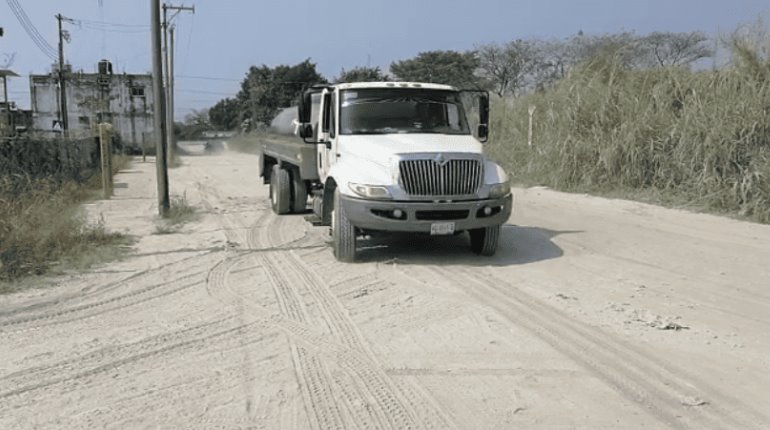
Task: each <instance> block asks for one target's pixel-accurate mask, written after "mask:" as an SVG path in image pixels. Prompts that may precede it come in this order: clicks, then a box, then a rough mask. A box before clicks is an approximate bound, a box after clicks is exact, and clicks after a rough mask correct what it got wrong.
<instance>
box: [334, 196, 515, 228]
mask: <svg viewBox="0 0 770 430" xmlns="http://www.w3.org/2000/svg"><path fill="white" fill-rule="evenodd" d="M340 204H341V206H342V208H343V210H344V211H345V214H346V215H347V217H348V219H349V220H350V222H351V224H353V225H354V226H356V227H358V228H360V229H363V230H375V231H403V232H421V233H430V231H431V224H433V223H437V222H454V223H455V231H456V232H460V231H465V230H471V229H476V228H482V227H491V226H494V225H501V224H504V223H505V222H507V221H508V218H509V217H510V216H511V210H512V205H513V197H512V195H511V194H508V195H507V196H505V197H501V198H499V199H484V200H471V201H458V202H449V201H447V202H433V201H425V202H415V201H408V202H407V201H391V200H364V199H359V198H355V197H350V196H345V195H342V196H340ZM486 207H488V208H490V209H491V210H492V213H491V214H490V215H485V214H484V208H486ZM396 209H398V210H400V211H401V212H402V213H403V216H402V218H400V219H395V218H394V217H393V216H392V214H393V211H394V210H396Z"/></svg>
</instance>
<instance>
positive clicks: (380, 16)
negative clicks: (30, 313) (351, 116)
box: [0, 0, 770, 119]
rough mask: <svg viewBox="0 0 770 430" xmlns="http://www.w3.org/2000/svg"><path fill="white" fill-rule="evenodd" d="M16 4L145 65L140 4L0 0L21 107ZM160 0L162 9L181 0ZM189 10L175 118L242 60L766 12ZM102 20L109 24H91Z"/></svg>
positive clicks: (729, 4) (691, 26)
mask: <svg viewBox="0 0 770 430" xmlns="http://www.w3.org/2000/svg"><path fill="white" fill-rule="evenodd" d="M9 1H16V2H18V3H19V4H20V5H21V6H22V8H23V9H24V11H25V12H26V14H27V16H28V17H29V20H30V22H31V23H32V24H33V25H34V26H35V28H37V30H38V32H39V33H40V35H41V36H42V37H43V39H45V41H46V42H47V43H48V44H50V46H51V47H53V48H54V49H56V48H57V43H58V39H57V37H58V36H57V28H56V19H55V15H56V14H58V13H61V14H62V15H64V16H65V17H68V18H72V19H74V20H76V22H75V23H65V24H64V27H65V29H66V30H68V31H69V33H70V36H71V40H70V42H69V43H66V44H65V58H66V60H67V62H69V63H71V64H72V66H73V69H74V70H83V71H86V72H92V71H95V69H96V64H97V62H98V61H99V60H100V59H102V58H107V59H109V60H111V61H112V63H113V68H114V71H115V72H116V73H123V72H126V73H148V72H150V70H151V67H152V63H151V58H150V29H149V23H150V3H151V2H150V0H4V1H0V27H4V28H5V36H4V37H0V64H2V63H3V60H4V59H7V56H8V55H15V57H14V61H13V64H12V65H11V67H10V68H11V69H12V70H14V71H16V72H17V73H18V74H19V75H21V77H19V78H13V79H11V81H10V82H9V85H8V89H9V98H10V99H11V100H13V101H16V102H17V104H18V105H19V106H20V107H22V108H25V109H26V108H29V78H28V76H29V74H31V73H34V74H39V73H46V72H48V71H49V70H50V67H51V63H52V60H51V59H50V58H49V57H48V56H46V55H45V54H44V53H43V52H42V50H40V49H38V47H37V46H36V45H35V44H34V43H33V41H32V39H31V38H30V37H29V36H28V35H27V33H26V32H25V31H24V29H23V27H22V26H21V25H20V23H19V21H18V20H17V18H16V16H15V15H14V14H13V12H12V10H11V8H10V7H9V4H8V2H9ZM179 1H180V2H179V3H176V2H174V3H172V4H174V5H181V4H183V3H181V0H179ZM184 4H185V5H187V6H190V5H194V6H195V13H194V14H191V13H189V12H183V13H180V14H179V15H178V16H177V17H175V18H174V24H175V25H176V34H177V37H176V67H175V75H176V78H175V83H176V106H175V107H176V109H175V110H176V116H177V119H183V118H184V116H185V115H187V114H189V113H190V112H191V111H192V110H193V109H202V108H206V107H210V106H212V105H213V104H215V103H216V102H217V101H218V100H220V99H222V98H225V97H232V96H234V95H235V94H236V93H237V91H238V89H239V88H240V81H241V80H242V79H243V77H244V75H245V73H246V71H247V70H248V68H249V67H250V66H251V65H262V64H266V65H268V66H271V67H272V66H276V65H279V64H289V65H293V64H296V63H299V62H301V61H303V60H305V59H306V58H310V59H311V60H312V61H313V62H314V63H316V64H317V68H318V70H319V71H320V72H321V73H322V74H323V75H324V76H326V77H327V78H330V79H331V78H333V77H334V76H336V75H338V74H339V73H340V71H341V70H342V69H343V68H344V69H351V68H353V67H356V66H366V65H369V66H372V67H374V66H379V67H380V68H381V69H382V70H384V71H387V70H388V67H389V65H390V64H391V63H392V62H394V61H398V60H403V59H408V58H412V57H414V56H415V55H417V54H418V53H419V52H423V51H430V50H450V49H451V50H459V51H464V50H469V49H473V48H474V46H476V45H478V44H482V43H490V42H506V41H509V40H514V39H526V38H544V39H549V38H559V39H560V38H566V37H568V36H571V35H574V34H575V33H577V32H578V31H580V30H582V31H583V32H584V33H586V34H605V33H616V32H622V31H632V32H634V33H636V34H639V35H644V34H647V33H650V32H653V31H696V30H700V31H703V32H705V33H706V34H708V35H716V34H725V33H729V32H732V31H733V30H735V29H736V28H738V26H740V25H742V24H750V23H754V22H756V21H757V19H758V18H759V17H760V16H763V17H764V18H765V22H770V21H768V18H770V1H768V0H732V1H727V0H646V1H645V0H634V1H623V0H473V1H469V0H431V1H428V0H388V1H387V2H382V1H373V0H185V3H184ZM95 21H97V22H106V23H109V24H98V23H95Z"/></svg>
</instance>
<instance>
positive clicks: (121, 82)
mask: <svg viewBox="0 0 770 430" xmlns="http://www.w3.org/2000/svg"><path fill="white" fill-rule="evenodd" d="M100 76H101V75H98V74H95V73H67V79H66V89H67V111H68V112H67V119H68V121H69V123H68V125H69V130H70V133H71V134H73V135H81V134H88V133H90V132H91V130H92V125H94V124H97V123H98V122H100V121H101V120H102V117H104V120H105V121H106V122H110V123H112V125H113V129H114V130H115V131H116V132H117V133H118V134H119V135H120V137H121V140H122V142H123V144H124V145H128V146H135V147H138V146H140V145H141V144H142V136H143V135H145V136H147V138H148V139H149V135H150V134H152V131H153V116H152V115H153V112H152V109H153V97H152V95H153V93H152V76H151V75H133V74H120V75H108V76H107V77H108V80H104V81H100V80H99V78H100ZM29 79H30V96H31V106H32V117H33V125H34V128H35V129H36V130H38V131H42V132H49V133H58V132H59V130H60V128H59V127H58V126H56V125H55V123H58V120H59V113H60V107H61V104H60V101H59V82H58V77H57V76H56V74H55V73H52V74H48V75H30V77H29ZM102 84H104V85H102Z"/></svg>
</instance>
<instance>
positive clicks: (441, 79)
mask: <svg viewBox="0 0 770 430" xmlns="http://www.w3.org/2000/svg"><path fill="white" fill-rule="evenodd" d="M478 66H479V61H478V58H476V55H475V53H473V52H457V51H428V52H421V53H419V54H417V56H416V57H415V58H411V59H409V60H401V61H397V62H393V63H392V64H391V65H390V71H391V73H393V74H394V75H396V77H398V78H399V79H401V80H403V81H416V82H434V83H440V84H447V85H453V86H456V87H469V86H471V87H476V86H478V83H479V82H478V79H477V78H476V76H474V72H475V71H476V69H477V68H478Z"/></svg>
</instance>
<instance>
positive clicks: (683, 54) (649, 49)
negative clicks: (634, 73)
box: [639, 31, 714, 67]
mask: <svg viewBox="0 0 770 430" xmlns="http://www.w3.org/2000/svg"><path fill="white" fill-rule="evenodd" d="M707 42H708V38H707V37H706V35H705V34H703V33H701V32H699V31H693V32H689V33H671V32H655V33H651V34H650V35H648V36H645V37H643V38H641V39H640V40H639V43H640V48H641V50H642V52H644V54H645V58H644V60H645V65H647V66H658V67H670V66H686V65H689V64H692V63H694V62H696V61H698V60H700V59H702V58H708V57H711V56H712V55H714V52H713V50H712V49H711V48H710V47H709V46H707Z"/></svg>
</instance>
